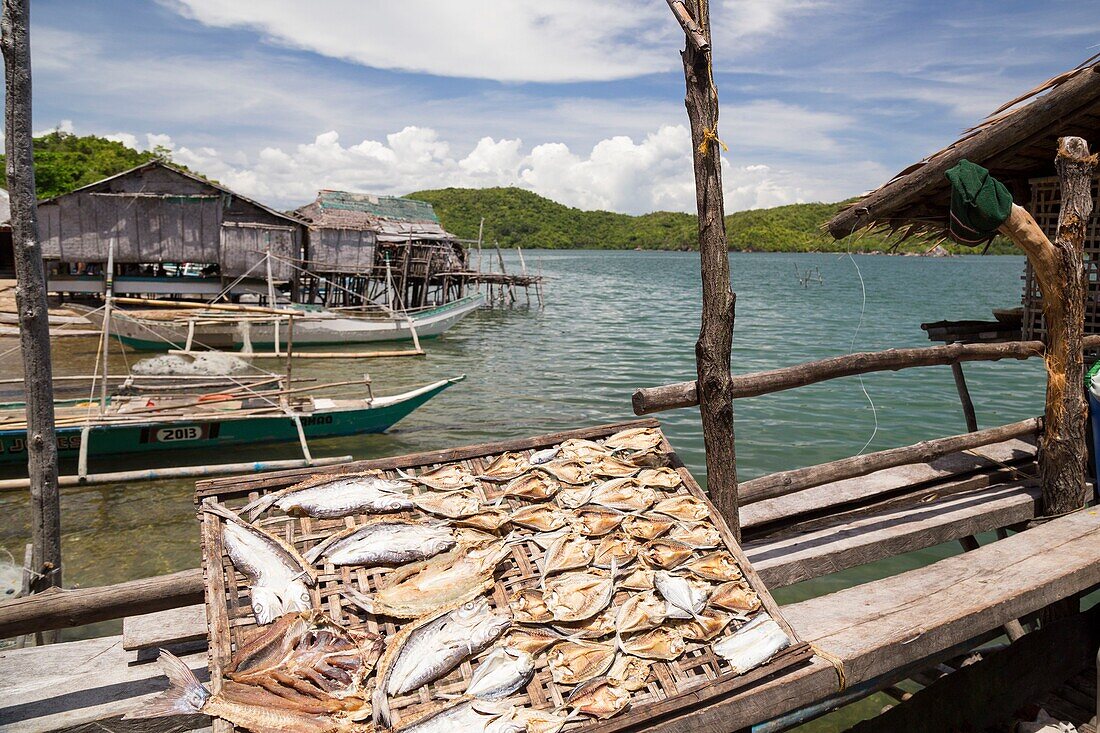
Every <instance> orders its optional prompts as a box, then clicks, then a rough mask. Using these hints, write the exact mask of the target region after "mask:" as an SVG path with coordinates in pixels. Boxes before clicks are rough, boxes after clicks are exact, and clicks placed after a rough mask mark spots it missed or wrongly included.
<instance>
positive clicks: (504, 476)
mask: <svg viewBox="0 0 1100 733" xmlns="http://www.w3.org/2000/svg"><path fill="white" fill-rule="evenodd" d="M530 470H531V463H530V462H529V461H528V460H527V458H526V457H525V456H524V455H522V454H520V453H512V452H507V453H503V454H501V455H499V456H497V457H496V458H494V459H493V461H492V463H490V464H489V465H488V466H486V467H485V470H484V471H482V472H481V474H480V475H479V476H478V478H481V479H485V480H486V481H511V480H512V479H514V478H516V477H517V476H522V475H523V474H525V473H527V472H528V471H530Z"/></svg>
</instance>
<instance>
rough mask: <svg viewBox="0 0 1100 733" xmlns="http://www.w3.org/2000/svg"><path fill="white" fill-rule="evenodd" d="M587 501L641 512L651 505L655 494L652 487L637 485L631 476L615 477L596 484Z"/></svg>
mask: <svg viewBox="0 0 1100 733" xmlns="http://www.w3.org/2000/svg"><path fill="white" fill-rule="evenodd" d="M588 501H589V503H591V504H597V505H599V506H604V507H610V508H611V509H620V510H622V511H627V512H641V511H645V510H646V509H649V508H650V507H651V506H653V502H655V501H657V494H656V493H654V491H653V489H647V488H646V487H644V486H638V484H637V483H636V482H635V481H634V479H632V478H629V477H627V478H616V479H611V480H610V481H605V482H603V483H602V484H600V485H598V486H596V488H594V489H593V490H592V496H591V498H589V500H588Z"/></svg>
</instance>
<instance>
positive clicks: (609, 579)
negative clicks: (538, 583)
mask: <svg viewBox="0 0 1100 733" xmlns="http://www.w3.org/2000/svg"><path fill="white" fill-rule="evenodd" d="M614 575H615V568H614V567H612V569H611V572H610V573H609V574H607V575H604V574H600V573H593V572H591V571H585V572H570V573H563V574H562V575H557V576H555V577H553V578H551V579H550V580H547V581H546V592H545V593H543V599H544V600H545V602H546V608H547V609H549V611H550V613H551V614H552V615H553V616H554V619H555V620H556V621H584V620H585V619H588V618H592V617H593V616H595V615H596V614H597V613H599V612H600V611H602V610H604V609H605V608H607V607H608V605H609V604H610V603H611V599H612V598H613V597H614V595H615V581H614V579H613V576H614Z"/></svg>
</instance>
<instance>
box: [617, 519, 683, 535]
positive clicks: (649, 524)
mask: <svg viewBox="0 0 1100 733" xmlns="http://www.w3.org/2000/svg"><path fill="white" fill-rule="evenodd" d="M673 524H675V522H674V521H673V520H671V519H669V518H668V517H661V516H647V515H645V514H631V515H630V516H629V517H627V518H626V519H624V520H623V531H624V532H626V533H627V534H628V535H630V536H631V537H633V538H634V539H636V540H644V541H648V540H655V539H657V538H658V537H660V536H661V535H663V534H664V533H665V532H667V531H668V530H669V529H671V528H672V525H673Z"/></svg>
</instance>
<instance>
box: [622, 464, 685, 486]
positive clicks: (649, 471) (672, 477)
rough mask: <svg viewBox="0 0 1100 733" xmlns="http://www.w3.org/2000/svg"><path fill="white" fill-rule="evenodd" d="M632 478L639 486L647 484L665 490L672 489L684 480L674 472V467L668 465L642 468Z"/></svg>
mask: <svg viewBox="0 0 1100 733" xmlns="http://www.w3.org/2000/svg"><path fill="white" fill-rule="evenodd" d="M634 478H635V479H636V480H637V481H638V484H639V485H641V486H648V487H649V488H651V489H663V490H665V491H672V490H673V489H675V488H677V487H679V486H681V485H682V484H683V482H684V480H683V479H682V478H680V474H679V473H677V472H676V469H674V468H669V467H668V466H661V467H659V468H643V469H642V470H641V471H639V472H638V475H637V476H635V477H634Z"/></svg>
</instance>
